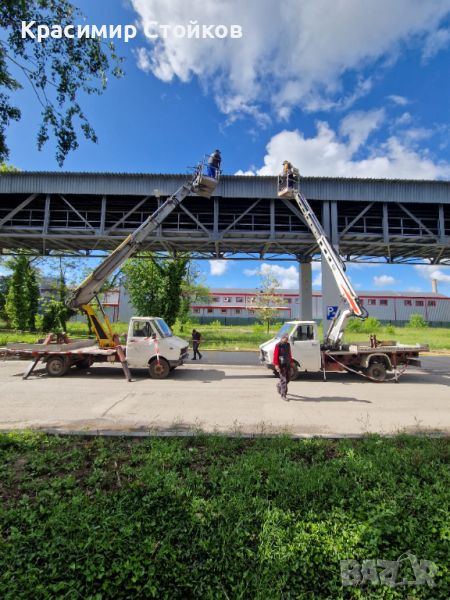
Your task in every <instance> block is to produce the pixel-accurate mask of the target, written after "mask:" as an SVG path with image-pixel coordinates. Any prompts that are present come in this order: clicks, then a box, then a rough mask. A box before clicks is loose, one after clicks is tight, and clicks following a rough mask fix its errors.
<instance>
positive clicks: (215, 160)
mask: <svg viewBox="0 0 450 600" xmlns="http://www.w3.org/2000/svg"><path fill="white" fill-rule="evenodd" d="M221 162H222V156H221V154H220V150H214V152H213V153H212V154H211V155H210V157H209V158H208V171H207V175H208V177H213V178H214V179H217V177H218V175H219V171H220V163H221Z"/></svg>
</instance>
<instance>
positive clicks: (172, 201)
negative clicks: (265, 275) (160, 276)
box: [67, 163, 220, 347]
mask: <svg viewBox="0 0 450 600" xmlns="http://www.w3.org/2000/svg"><path fill="white" fill-rule="evenodd" d="M219 173H220V171H219V169H217V170H216V175H215V177H210V176H205V175H203V164H202V163H200V164H199V166H198V167H197V169H196V171H195V173H194V174H193V175H192V177H191V178H190V179H189V180H188V181H187V182H186V183H185V184H183V185H182V186H181V187H180V188H179V189H178V190H177V191H176V192H175V193H174V194H172V196H170V197H169V198H167V200H166V201H165V202H164V204H162V205H161V206H160V207H159V208H158V209H157V210H156V211H155V212H154V213H153V214H152V215H150V216H149V217H148V218H147V220H146V221H144V223H142V225H140V227H139V228H138V229H136V231H134V232H133V233H131V234H130V235H129V236H128V237H127V238H126V239H125V240H124V241H123V242H122V243H121V244H120V245H119V246H118V247H117V248H116V249H115V250H114V252H112V253H111V254H110V255H109V256H107V257H106V258H105V260H104V261H103V262H102V263H101V264H100V265H99V266H98V267H97V268H96V269H94V271H93V272H92V273H91V274H90V275H89V276H88V277H86V279H85V280H84V281H83V282H82V283H81V284H80V285H79V286H78V288H77V289H76V290H75V291H74V292H73V294H72V295H71V297H70V298H69V299H68V302H67V306H68V307H69V308H72V309H82V310H84V312H85V313H86V314H87V315H88V318H89V320H90V322H91V325H92V326H93V328H94V330H95V334H96V336H97V339H98V342H99V344H100V346H101V347H110V346H114V345H115V343H114V335H113V332H112V328H111V324H110V323H109V320H108V318H107V316H106V314H105V313H104V311H103V309H102V307H101V305H100V309H101V310H102V314H103V320H104V323H103V324H102V323H101V322H100V321H99V319H98V317H97V315H96V314H95V312H94V309H93V308H92V306H90V305H89V302H91V300H92V299H93V298H96V297H97V294H98V293H99V292H100V290H101V288H102V286H103V284H104V283H105V281H106V280H107V278H108V277H109V276H110V275H111V274H112V273H113V272H114V271H115V270H116V269H118V268H119V267H120V266H121V265H122V264H123V263H124V262H125V261H126V260H127V258H129V257H130V256H132V255H133V254H135V252H137V251H138V250H139V248H140V246H141V245H142V242H143V241H144V240H145V239H146V238H147V236H148V235H149V234H150V233H151V232H152V231H154V230H155V229H156V228H157V227H159V226H160V225H161V224H162V222H163V221H164V219H166V217H167V216H168V215H169V214H170V213H171V212H172V211H173V210H174V209H175V208H176V207H177V206H178V205H179V204H180V203H181V202H183V200H184V199H185V198H186V197H187V196H189V194H190V193H191V192H192V191H195V192H198V193H199V195H202V196H205V197H209V196H210V195H211V194H212V193H213V191H214V189H215V188H216V186H217V183H218V180H219ZM99 304H100V303H99Z"/></svg>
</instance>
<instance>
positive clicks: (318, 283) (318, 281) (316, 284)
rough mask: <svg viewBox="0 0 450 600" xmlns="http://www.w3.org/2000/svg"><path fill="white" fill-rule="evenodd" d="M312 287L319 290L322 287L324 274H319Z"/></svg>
mask: <svg viewBox="0 0 450 600" xmlns="http://www.w3.org/2000/svg"><path fill="white" fill-rule="evenodd" d="M312 286H313V287H315V288H319V289H320V288H321V287H322V273H317V275H316V276H315V277H314V279H313V280H312Z"/></svg>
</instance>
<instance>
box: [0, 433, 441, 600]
mask: <svg viewBox="0 0 450 600" xmlns="http://www.w3.org/2000/svg"><path fill="white" fill-rule="evenodd" d="M0 453H1V461H0V465H1V467H0V496H1V498H0V527H1V535H2V542H1V544H0V569H1V573H2V577H1V578H0V596H1V597H2V598H3V599H4V600H16V599H17V598H21V599H32V600H39V599H41V598H167V599H170V600H172V599H177V598H183V599H184V598H207V599H215V598H223V599H226V598H241V599H247V598H248V599H252V600H253V599H260V600H266V599H269V598H270V600H277V599H280V600H281V599H285V598H299V599H305V600H306V599H310V598H318V599H331V598H332V599H333V600H340V599H346V598H368V599H373V600H375V599H376V600H380V599H396V598H407V597H408V598H414V599H416V600H419V599H420V600H422V599H433V600H447V598H448V597H449V596H450V573H449V563H448V557H449V555H450V533H449V516H450V515H449V511H450V498H449V495H448V490H449V489H450V472H449V470H448V463H449V460H450V441H449V440H448V439H426V438H408V437H397V438H394V439H381V438H378V437H369V438H367V439H363V440H342V441H339V442H336V441H330V440H328V441H327V440H303V441H295V440H290V439H285V438H277V439H258V440H242V439H234V440H233V439H226V438H223V437H215V436H212V437H203V436H199V437H195V438H184V439H180V438H178V439H145V440H134V441H133V440H127V439H119V440H118V439H115V440H113V439H104V438H91V439H82V438H60V439H58V438H57V437H46V436H44V435H42V434H35V433H22V434H18V433H13V434H6V435H5V434H3V435H0ZM406 552H409V553H411V554H414V555H416V556H417V558H418V559H419V560H429V561H433V562H434V563H435V564H436V565H437V573H436V574H435V576H434V583H435V586H434V587H432V588H430V587H429V586H428V585H426V584H425V585H418V586H410V585H403V586H402V585H400V586H397V587H389V586H387V585H376V586H374V585H371V584H366V585H364V586H363V587H362V588H359V587H356V588H351V587H343V586H342V583H341V573H340V561H341V560H345V559H355V560H357V561H362V560H367V559H375V560H376V559H379V560H390V561H397V559H399V557H401V556H404V555H405V553H406ZM380 571H381V569H378V572H380ZM403 577H405V578H406V579H408V580H412V581H414V579H415V577H414V574H413V572H412V569H411V565H410V563H409V561H406V562H405V561H402V562H401V567H400V572H399V575H398V577H397V579H398V580H401V579H402V578H403Z"/></svg>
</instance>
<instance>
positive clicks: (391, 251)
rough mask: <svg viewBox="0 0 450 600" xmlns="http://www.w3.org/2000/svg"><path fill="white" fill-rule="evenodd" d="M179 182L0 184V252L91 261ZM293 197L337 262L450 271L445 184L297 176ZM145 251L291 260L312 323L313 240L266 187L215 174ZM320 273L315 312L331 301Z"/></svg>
mask: <svg viewBox="0 0 450 600" xmlns="http://www.w3.org/2000/svg"><path fill="white" fill-rule="evenodd" d="M184 179H185V176H183V175H169V174H119V173H64V172H56V173H39V172H38V173H35V172H17V173H2V174H0V251H1V252H2V253H10V252H14V251H17V249H19V248H24V249H28V250H29V251H30V252H39V253H42V254H51V253H52V251H55V250H57V251H59V252H61V251H63V252H67V253H68V254H78V255H81V256H96V255H99V252H100V251H105V250H112V249H114V248H115V247H116V246H117V245H118V244H119V242H120V241H121V240H122V239H124V237H125V236H126V235H128V234H129V233H131V232H133V231H134V230H135V229H136V228H137V227H138V226H139V225H140V224H141V223H142V222H143V221H144V220H145V219H146V218H147V217H148V215H149V214H151V213H152V212H154V211H155V210H156V208H157V207H158V206H160V205H161V204H162V202H163V201H164V200H165V198H167V197H168V196H169V195H170V194H172V193H173V192H174V191H175V190H176V189H177V188H178V187H179V186H180V185H181V184H182V183H183V181H184ZM301 188H302V190H303V192H304V193H305V195H306V197H307V198H308V200H309V201H310V204H311V206H312V208H313V210H314V212H315V213H316V215H317V216H318V218H319V219H320V220H321V223H322V225H323V227H324V229H325V231H326V232H327V235H328V237H329V238H330V240H331V242H332V243H333V245H334V246H335V247H337V248H339V252H340V253H341V255H342V256H344V258H345V259H346V260H347V261H358V262H366V261H372V262H373V261H379V262H383V263H397V264H400V263H408V264H415V263H424V262H425V263H426V264H432V265H438V264H443V265H445V264H447V265H449V264H450V243H449V242H450V182H447V181H416V180H386V179H357V178H336V177H303V178H302V179H301ZM144 247H145V249H148V250H152V251H154V252H157V253H167V252H191V253H192V254H193V256H194V257H195V258H196V259H227V258H232V259H234V260H243V259H245V260H249V259H256V260H266V261H267V260H277V261H282V260H297V261H299V263H300V283H299V285H300V289H301V290H302V293H301V297H302V302H301V313H302V315H303V316H304V317H305V318H307V317H308V314H309V313H310V306H309V305H310V298H311V289H312V287H311V260H312V259H314V258H318V256H319V255H318V248H317V244H316V242H315V239H314V237H313V236H312V234H311V233H310V231H309V230H308V228H307V226H306V225H305V223H304V222H303V220H302V216H301V214H300V212H299V210H298V209H297V208H296V206H295V203H294V202H293V201H292V200H287V199H283V198H278V197H277V180H276V177H267V176H264V177H263V176H222V178H221V181H220V183H219V186H218V187H217V189H216V192H215V195H214V196H213V197H212V198H211V199H205V198H201V197H196V196H190V197H189V198H187V199H186V200H184V202H183V203H182V204H181V205H180V206H179V207H178V208H177V209H176V210H175V211H174V212H173V213H172V214H171V215H170V216H169V217H168V218H167V219H166V220H165V221H164V222H163V223H162V224H161V226H160V227H159V228H158V229H157V230H156V231H155V232H154V233H153V234H151V235H150V236H149V238H148V240H147V241H146V243H145V244H144ZM333 287H334V281H333V280H332V278H330V276H329V274H327V269H326V268H324V269H323V293H324V297H325V298H326V302H325V303H324V304H325V305H327V304H329V305H331V304H334V303H335V302H336V298H335V296H336V293H335V290H334V291H333Z"/></svg>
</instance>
